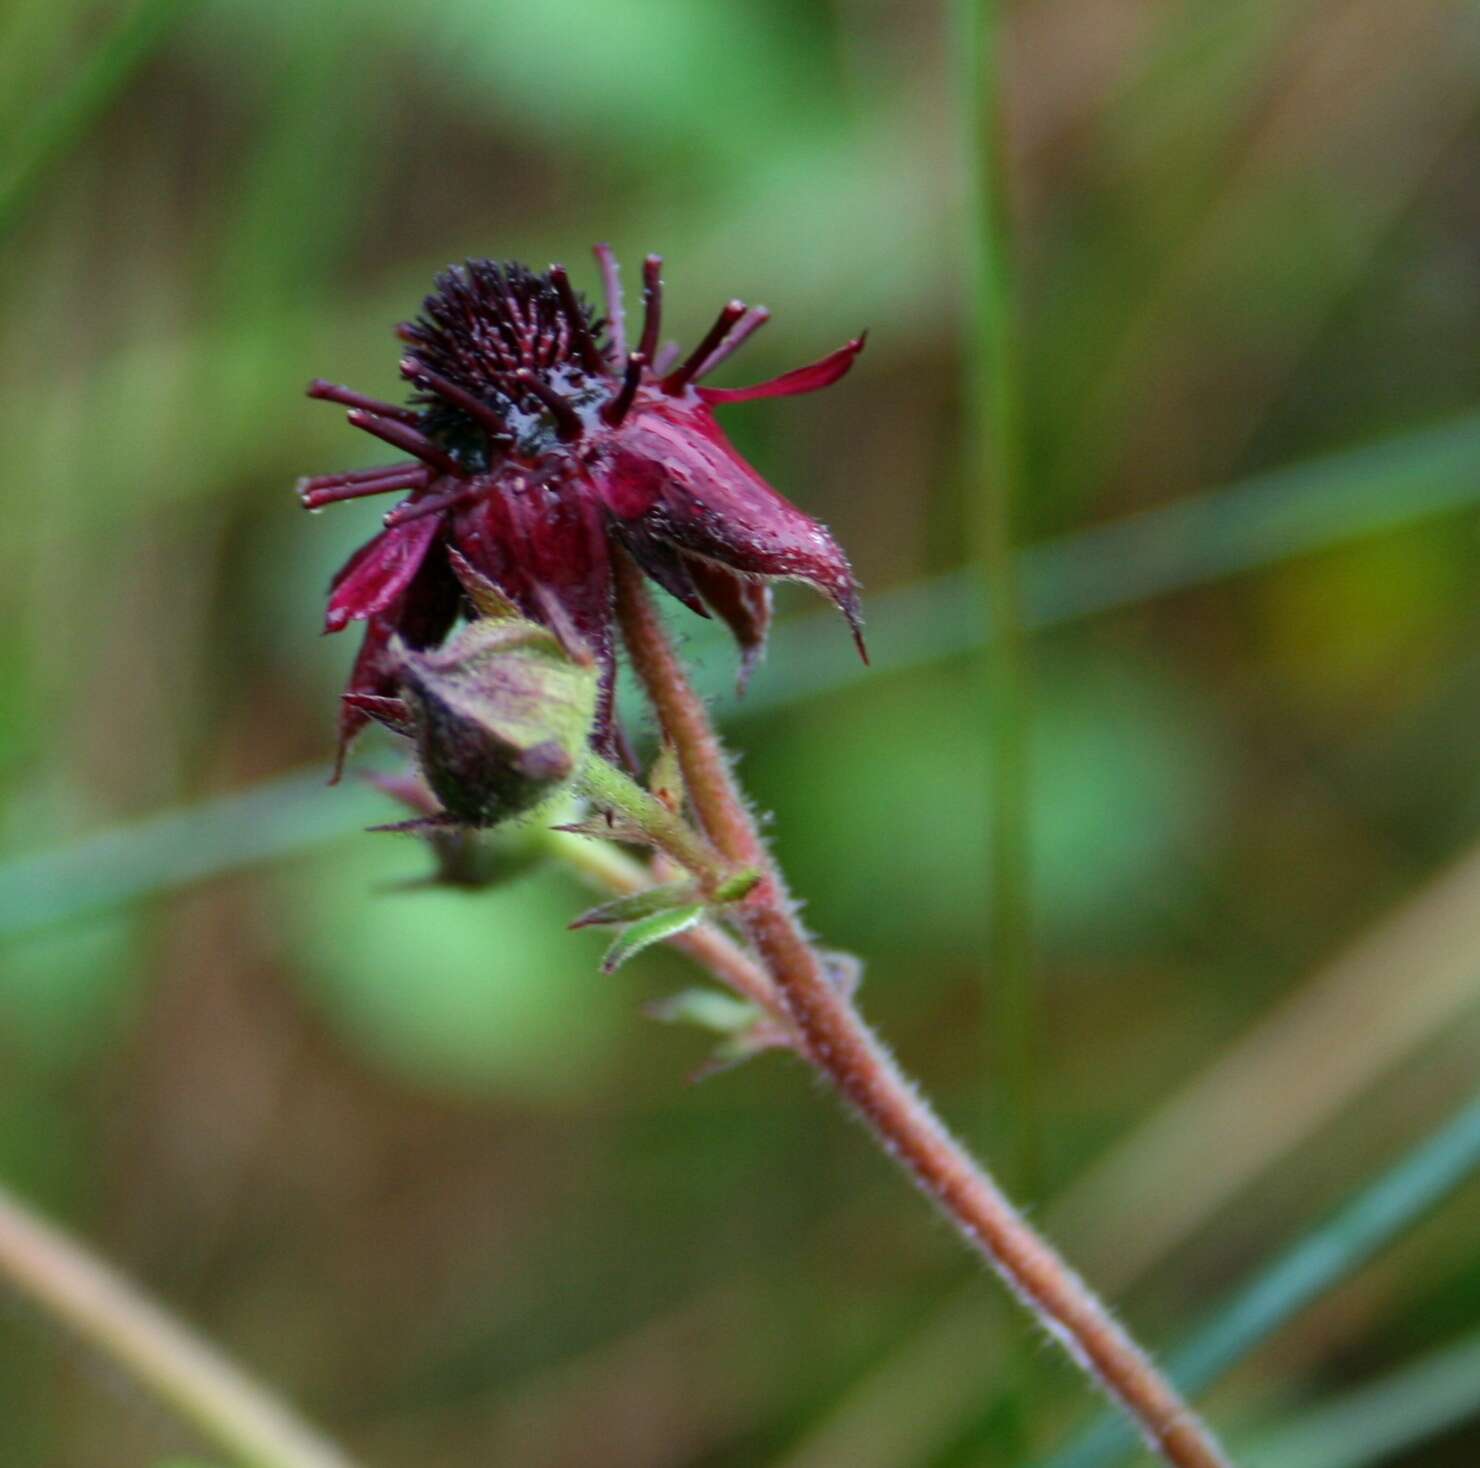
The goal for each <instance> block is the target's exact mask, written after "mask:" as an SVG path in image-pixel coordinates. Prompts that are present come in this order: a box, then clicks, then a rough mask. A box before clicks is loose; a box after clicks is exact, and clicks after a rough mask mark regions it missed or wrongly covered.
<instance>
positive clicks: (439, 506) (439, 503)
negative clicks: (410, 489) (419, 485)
mask: <svg viewBox="0 0 1480 1468" xmlns="http://www.w3.org/2000/svg"><path fill="white" fill-rule="evenodd" d="M476 494H477V491H476V490H474V489H468V488H463V487H459V488H457V489H449V490H446V491H445V492H444V493H442V494H429V495H428V496H427V497H426V498H425V499H419V500H418V499H409V500H402V501H401V503H400V504H399V505H397V506H396V508H395V509H394V510H392V511H390V512H389V514H387V515H386V516H385V519H384V520H383V522H382V523H383V524H384V525H385V528H386V529H387V530H394V529H395V528H396V526H397V525H408V524H410V522H411V521H412V520H424V519H425V518H426V517H427V516H428V515H440V514H441V513H442V511H443V510H450V509H452V507H453V506H454V505H457V504H460V503H461V502H462V501H463V500H465V499H471V498H472V497H473V496H474V495H476Z"/></svg>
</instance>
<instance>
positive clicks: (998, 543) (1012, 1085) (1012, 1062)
mask: <svg viewBox="0 0 1480 1468" xmlns="http://www.w3.org/2000/svg"><path fill="white" fill-rule="evenodd" d="M1003 10H1004V4H1003V0H957V6H956V17H957V28H958V31H959V36H958V49H959V52H960V57H961V67H962V72H961V102H960V105H961V120H962V151H963V165H964V170H965V177H964V184H965V221H964V222H965V239H964V245H965V256H966V264H967V294H968V300H969V303H970V311H969V317H968V320H969V329H968V332H967V339H966V383H967V393H966V422H965V434H966V465H965V468H966V472H965V506H966V529H967V537H968V544H969V546H970V549H971V556H972V559H973V560H974V561H975V563H976V564H977V566H978V567H979V568H980V570H981V575H982V579H983V582H984V584H985V587H986V601H985V607H984V610H985V613H986V620H987V632H986V635H985V636H984V640H983V648H982V654H981V675H982V692H983V700H984V709H985V716H986V717H985V722H986V727H987V730H988V739H989V749H990V756H991V768H990V783H989V786H988V800H989V809H988V824H989V834H990V842H989V850H990V861H991V876H990V892H991V941H990V945H989V956H990V965H991V971H990V973H989V975H988V984H989V986H990V988H989V995H990V998H989V1000H988V1002H987V1003H986V1005H985V1011H986V1015H987V1021H988V1025H989V1035H988V1043H987V1053H988V1054H990V1055H991V1056H992V1058H993V1059H994V1061H995V1065H996V1071H997V1074H998V1075H999V1076H1001V1078H1002V1083H1003V1091H1004V1092H1005V1099H1006V1101H1007V1104H1008V1107H1009V1109H1010V1113H1011V1119H1012V1126H1013V1131H1014V1136H1015V1144H1016V1150H1017V1166H1016V1170H1015V1171H1016V1179H1015V1180H1016V1183H1017V1186H1018V1187H1019V1188H1021V1189H1022V1190H1023V1191H1024V1192H1025V1193H1026V1194H1028V1195H1030V1196H1031V1195H1034V1194H1036V1193H1037V1191H1038V1172H1039V1165H1038V1155H1039V1120H1038V1114H1039V1106H1038V1099H1037V1095H1036V1085H1037V1083H1036V1079H1035V1072H1036V1067H1035V1063H1034V1061H1035V1050H1036V1045H1037V1040H1036V1031H1037V1024H1036V1020H1035V1009H1036V1000H1035V995H1034V976H1033V894H1032V831H1031V827H1030V812H1031V803H1030V800H1029V781H1030V777H1031V769H1030V754H1029V737H1030V726H1029V718H1030V715H1029V698H1028V686H1027V671H1026V655H1025V635H1024V629H1023V609H1022V596H1021V592H1020V589H1019V586H1018V575H1017V563H1016V558H1015V557H1014V555H1013V519H1014V507H1015V505H1016V503H1017V501H1018V498H1019V496H1020V494H1021V491H1022V478H1023V450H1022V422H1021V402H1020V396H1019V394H1020V386H1019V383H1020V374H1019V371H1018V362H1017V339H1016V338H1017V326H1016V307H1015V304H1014V287H1013V281H1012V271H1011V263H1010V259H1009V256H1010V245H1009V239H1008V222H1007V183H1006V163H1005V146H1004V141H1003V136H1002V116H1003V101H1002V32H1003ZM995 1099H1000V1098H995Z"/></svg>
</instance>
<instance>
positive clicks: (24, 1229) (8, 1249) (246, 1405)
mask: <svg viewBox="0 0 1480 1468" xmlns="http://www.w3.org/2000/svg"><path fill="white" fill-rule="evenodd" d="M0 1276H3V1277H4V1278H5V1279H6V1280H8V1281H9V1282H10V1284H11V1285H12V1286H14V1288H15V1289H17V1290H18V1291H19V1292H20V1293H21V1294H22V1295H24V1296H26V1297H27V1298H29V1299H31V1300H33V1301H35V1302H36V1303H37V1304H38V1305H40V1306H41V1307H42V1308H43V1309H44V1310H46V1312H47V1313H48V1314H50V1315H52V1316H55V1317H56V1318H57V1319H59V1320H62V1321H65V1322H66V1324H68V1325H69V1326H71V1327H72V1329H73V1330H75V1331H76V1332H77V1333H78V1334H79V1335H80V1336H82V1337H83V1338H84V1339H85V1340H86V1341H87V1342H88V1343H89V1344H90V1345H92V1346H93V1347H94V1348H96V1349H97V1350H99V1351H101V1352H103V1353H104V1354H105V1355H107V1356H108V1357H109V1358H110V1359H111V1360H113V1361H115V1362H116V1363H117V1364H118V1365H119V1366H121V1367H123V1368H124V1369H125V1370H126V1371H128V1372H129V1374H130V1375H132V1376H133V1377H135V1378H136V1379H137V1380H138V1381H140V1382H141V1383H142V1384H143V1385H144V1386H146V1387H147V1388H148V1389H149V1390H150V1391H152V1392H153V1393H154V1394H155V1395H156V1396H158V1397H159V1398H160V1399H161V1400H163V1401H164V1402H166V1403H168V1404H169V1405H170V1406H171V1407H173V1408H174V1409H175V1410H176V1411H177V1412H178V1413H179V1414H180V1415H181V1416H182V1417H184V1418H186V1419H187V1420H188V1421H190V1422H191V1423H193V1424H194V1425H195V1427H196V1428H197V1429H198V1430H199V1432H200V1433H201V1435H202V1436H203V1437H204V1438H205V1439H206V1440H207V1441H209V1442H211V1443H213V1444H214V1445H215V1446H216V1447H218V1448H219V1449H221V1450H222V1451H223V1452H225V1453H227V1454H229V1455H230V1456H231V1458H232V1459H233V1460H234V1461H236V1462H238V1463H241V1464H243V1465H246V1468H351V1464H350V1460H349V1459H348V1458H346V1457H345V1456H344V1455H343V1454H342V1453H341V1452H340V1451H339V1450H338V1449H337V1448H336V1447H334V1446H333V1445H332V1444H331V1443H329V1442H327V1441H326V1440H325V1439H323V1438H322V1437H320V1436H319V1435H318V1434H317V1433H316V1432H314V1431H313V1429H312V1428H310V1427H308V1426H306V1425H305V1424H304V1423H302V1422H300V1421H299V1420H298V1418H297V1417H295V1416H294V1415H293V1413H292V1412H291V1411H290V1410H289V1409H288V1408H287V1407H286V1406H285V1405H284V1404H283V1403H282V1402H280V1401H279V1400H277V1399H276V1398H275V1397H273V1396H272V1395H270V1394H269V1393H268V1392H267V1391H266V1390H265V1389H264V1388H263V1387H262V1386H260V1385H258V1384H257V1383H256V1382H254V1381H252V1380H250V1379H249V1378H248V1377H246V1376H244V1375H243V1374H242V1372H241V1370H240V1369H239V1368H238V1367H236V1366H235V1365H233V1364H232V1363H231V1362H230V1361H228V1360H227V1359H226V1357H225V1356H223V1355H221V1354H220V1353H219V1352H217V1351H216V1350H214V1349H213V1348H212V1347H210V1346H208V1345H206V1344H205V1343H204V1342H203V1341H201V1340H200V1339H199V1338H198V1337H196V1336H195V1335H193V1334H192V1333H191V1332H190V1331H189V1330H188V1329H186V1327H185V1326H184V1325H182V1324H181V1323H180V1322H179V1321H178V1320H176V1319H174V1318H173V1317H172V1316H170V1315H168V1314H166V1313H165V1312H164V1311H163V1310H162V1309H160V1307H159V1306H158V1305H155V1304H153V1303H152V1302H151V1301H149V1300H147V1299H145V1298H144V1297H143V1296H142V1295H141V1294H139V1293H138V1292H137V1291H136V1290H135V1289H134V1288H133V1286H132V1285H130V1284H129V1283H127V1281H125V1280H124V1279H122V1278H121V1277H120V1276H119V1275H117V1274H115V1273H114V1272H113V1271H112V1270H111V1269H109V1268H108V1266H107V1265H106V1264H104V1263H102V1262H101V1261H100V1260H98V1259H96V1258H94V1257H93V1256H92V1255H91V1254H89V1253H88V1252H87V1251H86V1250H85V1249H83V1248H82V1247H81V1246H80V1245H79V1244H77V1243H76V1242H75V1241H74V1240H72V1239H70V1238H68V1237H67V1236H66V1234H64V1233H62V1232H61V1231H60V1230H59V1229H57V1228H55V1227H53V1226H52V1225H51V1224H49V1223H46V1222H44V1221H43V1220H42V1219H40V1218H39V1217H37V1216H36V1215H35V1214H34V1213H32V1212H31V1211H30V1210H29V1209H27V1208H25V1207H24V1206H23V1205H22V1204H21V1203H20V1202H19V1201H18V1200H17V1199H15V1198H13V1197H11V1196H10V1195H9V1194H8V1193H6V1192H5V1191H4V1190H3V1189H0Z"/></svg>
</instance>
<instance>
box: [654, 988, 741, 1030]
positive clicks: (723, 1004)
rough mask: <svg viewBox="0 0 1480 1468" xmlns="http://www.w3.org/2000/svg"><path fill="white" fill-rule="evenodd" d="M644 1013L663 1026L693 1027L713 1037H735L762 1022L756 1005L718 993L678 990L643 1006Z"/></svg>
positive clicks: (717, 991) (714, 991) (730, 995)
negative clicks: (707, 1032)
mask: <svg viewBox="0 0 1480 1468" xmlns="http://www.w3.org/2000/svg"><path fill="white" fill-rule="evenodd" d="M644 1013H646V1014H647V1016H648V1017H649V1018H650V1019H655V1020H658V1021H660V1022H661V1023H663V1024H666V1025H696V1026H697V1027H698V1028H699V1029H701V1030H709V1031H711V1032H712V1033H714V1034H716V1035H737V1034H740V1033H741V1032H743V1031H745V1030H748V1029H749V1028H750V1027H751V1026H752V1025H754V1024H755V1023H756V1021H757V1020H759V1019H760V1018H761V1012H760V1010H759V1009H757V1008H756V1007H755V1005H753V1004H751V1003H749V1002H748V1001H747V1000H744V999H736V998H735V996H734V995H733V994H725V993H722V992H721V991H720V990H718V989H697V988H696V989H681V990H679V992H678V993H677V994H670V995H668V996H667V998H665V999H655V1000H654V1001H653V1002H652V1003H651V1004H649V1005H646V1006H645V1008H644Z"/></svg>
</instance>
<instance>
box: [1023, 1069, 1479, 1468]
mask: <svg viewBox="0 0 1480 1468" xmlns="http://www.w3.org/2000/svg"><path fill="white" fill-rule="evenodd" d="M1477 1169H1480V1096H1477V1097H1476V1098H1475V1099H1473V1100H1472V1101H1471V1102H1470V1103H1469V1104H1468V1105H1467V1106H1466V1107H1465V1108H1464V1109H1463V1110H1462V1111H1461V1112H1460V1113H1459V1114H1458V1115H1457V1116H1455V1117H1453V1118H1452V1119H1451V1120H1450V1121H1449V1122H1448V1123H1447V1124H1446V1125H1444V1126H1443V1127H1441V1128H1440V1129H1439V1131H1438V1132H1436V1133H1435V1134H1434V1135H1433V1136H1431V1137H1429V1138H1428V1139H1426V1140H1425V1141H1424V1142H1422V1143H1421V1144H1420V1145H1419V1146H1418V1147H1416V1148H1415V1149H1414V1150H1413V1151H1411V1152H1409V1153H1408V1154H1407V1155H1406V1156H1405V1157H1403V1158H1402V1159H1401V1160H1400V1161H1399V1162H1398V1163H1397V1165H1396V1166H1394V1167H1392V1168H1390V1169H1389V1170H1388V1171H1387V1172H1385V1173H1384V1174H1383V1175H1382V1176H1381V1177H1379V1178H1378V1179H1377V1181H1376V1182H1374V1183H1372V1184H1370V1185H1369V1186H1368V1187H1366V1188H1365V1189H1363V1190H1362V1191H1361V1192H1360V1193H1358V1194H1357V1196H1356V1197H1355V1198H1354V1199H1352V1201H1351V1202H1350V1203H1348V1204H1347V1205H1346V1206H1345V1207H1344V1208H1342V1209H1341V1210H1340V1211H1338V1212H1337V1214H1336V1215H1335V1217H1333V1218H1332V1219H1331V1220H1330V1221H1329V1222H1327V1223H1326V1224H1324V1225H1322V1226H1321V1227H1319V1228H1317V1229H1316V1230H1315V1231H1314V1232H1313V1233H1310V1234H1308V1235H1307V1236H1306V1237H1305V1238H1303V1239H1301V1240H1300V1241H1299V1242H1298V1243H1296V1244H1295V1245H1294V1246H1293V1247H1291V1248H1290V1249H1288V1250H1287V1251H1286V1252H1285V1253H1284V1254H1282V1255H1280V1256H1279V1257H1278V1258H1277V1259H1275V1260H1274V1262H1273V1263H1271V1264H1269V1265H1267V1266H1266V1267H1265V1268H1264V1269H1262V1270H1260V1271H1259V1272H1258V1274H1256V1275H1255V1276H1254V1278H1253V1279H1252V1280H1250V1281H1249V1283H1248V1284H1247V1285H1245V1286H1244V1288H1243V1289H1241V1290H1239V1291H1238V1292H1237V1293H1236V1294H1235V1295H1234V1296H1233V1298H1232V1299H1230V1300H1229V1301H1228V1302H1227V1304H1225V1305H1224V1306H1223V1307H1222V1308H1221V1309H1219V1310H1217V1311H1215V1312H1214V1314H1213V1315H1212V1317H1211V1318H1210V1319H1209V1320H1208V1322H1207V1324H1206V1325H1204V1326H1203V1327H1202V1328H1201V1329H1200V1330H1198V1331H1196V1332H1194V1333H1193V1335H1192V1337H1191V1338H1190V1339H1189V1340H1188V1341H1187V1342H1186V1343H1185V1344H1184V1345H1183V1346H1182V1347H1181V1349H1179V1350H1178V1351H1176V1352H1175V1354H1174V1355H1173V1357H1172V1365H1171V1372H1172V1377H1173V1379H1174V1380H1175V1381H1176V1382H1177V1383H1178V1385H1179V1386H1180V1387H1181V1388H1182V1389H1183V1390H1184V1391H1186V1392H1188V1393H1189V1394H1196V1393H1197V1392H1200V1391H1202V1390H1203V1389H1204V1388H1206V1387H1207V1386H1208V1385H1209V1384H1211V1383H1212V1382H1213V1381H1215V1380H1216V1379H1217V1378H1218V1377H1219V1376H1221V1375H1222V1374H1223V1373H1224V1372H1225V1371H1227V1370H1228V1369H1229V1368H1230V1367H1231V1366H1233V1365H1235V1364H1236V1363H1237V1362H1239V1361H1241V1360H1243V1359H1244V1357H1246V1356H1247V1355H1249V1353H1250V1352H1252V1351H1253V1350H1254V1349H1255V1348H1256V1347H1257V1346H1259V1345H1260V1344H1261V1343H1262V1342H1263V1341H1265V1340H1266V1339H1267V1338H1268V1337H1269V1336H1271V1335H1272V1334H1273V1333H1274V1332H1275V1331H1276V1330H1278V1329H1279V1328H1280V1326H1282V1325H1284V1324H1285V1322H1286V1321H1288V1320H1290V1319H1291V1318H1292V1317H1293V1316H1294V1315H1296V1314H1297V1313H1298V1312H1299V1311H1301V1310H1303V1309H1304V1308H1305V1307H1306V1306H1307V1305H1309V1304H1310V1303H1311V1302H1312V1301H1314V1300H1317V1299H1319V1298H1320V1297H1321V1296H1322V1295H1323V1294H1325V1293H1326V1291H1328V1290H1330V1289H1332V1288H1333V1287H1334V1286H1335V1285H1338V1284H1340V1283H1341V1281H1343V1280H1344V1279H1347V1278H1348V1277H1350V1276H1351V1275H1353V1274H1355V1273H1356V1272H1357V1270H1359V1269H1360V1268H1361V1267H1362V1266H1363V1265H1364V1264H1366V1263H1367V1261H1368V1260H1369V1259H1371V1258H1372V1257H1373V1255H1375V1254H1376V1253H1377V1252H1378V1250H1380V1249H1382V1248H1384V1247H1385V1246H1386V1245H1388V1244H1390V1243H1391V1242H1392V1241H1393V1240H1394V1239H1396V1238H1397V1237H1398V1236H1399V1235H1400V1234H1401V1233H1402V1232H1403V1231H1404V1230H1405V1229H1407V1228H1409V1227H1411V1226H1412V1225H1413V1224H1415V1223H1416V1222H1417V1221H1418V1220H1419V1219H1420V1218H1422V1217H1423V1215H1424V1214H1425V1213H1427V1212H1428V1211H1429V1210H1430V1209H1431V1208H1433V1207H1435V1206H1436V1205H1437V1204H1439V1203H1440V1202H1442V1201H1443V1200H1444V1199H1445V1198H1446V1197H1448V1196H1449V1194H1450V1193H1452V1192H1454V1190H1455V1189H1456V1188H1458V1187H1459V1186H1460V1184H1461V1183H1463V1182H1465V1181H1466V1179H1468V1178H1469V1177H1470V1176H1471V1175H1472V1174H1473V1173H1474V1172H1475V1171H1476V1170H1477ZM1134 1446H1135V1440H1134V1438H1133V1437H1132V1436H1131V1434H1129V1433H1128V1432H1126V1431H1125V1429H1124V1427H1123V1425H1122V1424H1121V1423H1120V1422H1119V1421H1118V1420H1116V1419H1115V1418H1113V1417H1110V1416H1105V1417H1102V1418H1100V1419H1099V1420H1098V1421H1097V1422H1095V1423H1094V1424H1093V1426H1092V1427H1091V1428H1090V1429H1089V1430H1088V1431H1087V1432H1086V1433H1085V1434H1084V1435H1083V1436H1082V1437H1081V1438H1079V1439H1078V1440H1077V1441H1076V1442H1074V1443H1072V1444H1071V1445H1070V1446H1069V1448H1068V1449H1067V1450H1066V1451H1064V1452H1063V1453H1060V1454H1059V1455H1058V1456H1057V1457H1056V1458H1054V1459H1053V1460H1052V1462H1051V1463H1050V1464H1049V1468H1113V1465H1114V1464H1117V1463H1120V1462H1121V1461H1123V1460H1124V1459H1125V1458H1126V1457H1128V1456H1129V1454H1130V1452H1131V1450H1132V1448H1133V1447H1134Z"/></svg>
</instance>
